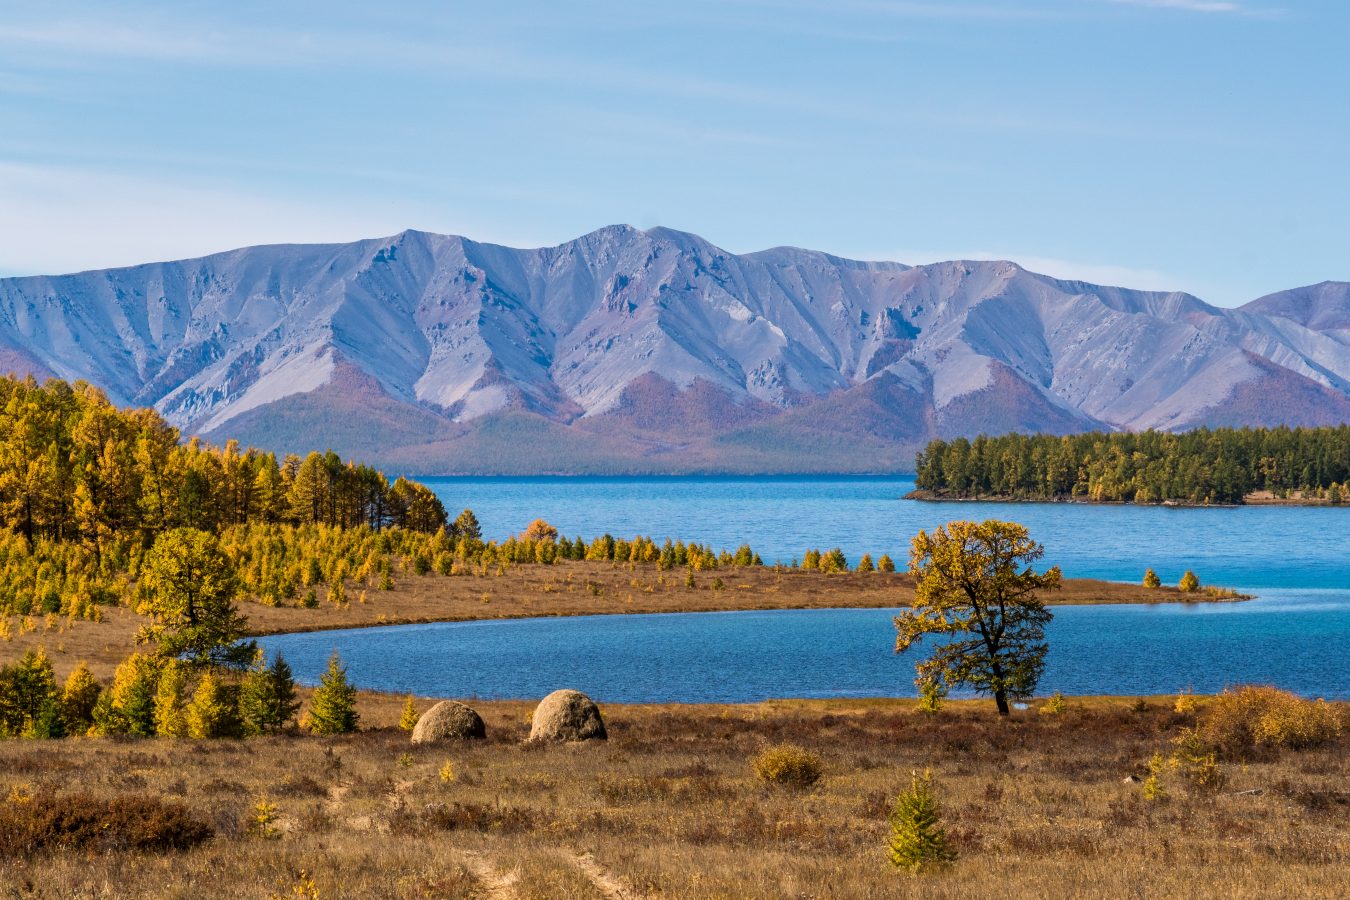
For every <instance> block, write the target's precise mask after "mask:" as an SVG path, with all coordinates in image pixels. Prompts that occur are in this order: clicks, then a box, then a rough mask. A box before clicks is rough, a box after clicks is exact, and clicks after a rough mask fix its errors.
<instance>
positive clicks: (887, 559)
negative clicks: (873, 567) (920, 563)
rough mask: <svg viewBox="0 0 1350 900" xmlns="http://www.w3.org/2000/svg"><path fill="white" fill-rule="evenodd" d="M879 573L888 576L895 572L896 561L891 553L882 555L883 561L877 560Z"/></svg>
mask: <svg viewBox="0 0 1350 900" xmlns="http://www.w3.org/2000/svg"><path fill="white" fill-rule="evenodd" d="M877 571H878V572H886V573H888V574H889V573H891V572H894V571H895V560H893V559H891V555H890V554H889V553H883V554H881V559H879V560H877Z"/></svg>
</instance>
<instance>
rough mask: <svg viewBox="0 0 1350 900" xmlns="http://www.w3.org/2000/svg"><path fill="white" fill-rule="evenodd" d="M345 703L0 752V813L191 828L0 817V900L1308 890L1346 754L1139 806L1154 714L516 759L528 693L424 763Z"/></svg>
mask: <svg viewBox="0 0 1350 900" xmlns="http://www.w3.org/2000/svg"><path fill="white" fill-rule="evenodd" d="M361 703H362V713H363V723H364V724H365V725H366V726H368V728H367V730H365V731H363V732H361V733H358V734H354V735H350V736H346V737H335V738H316V737H308V736H299V735H297V736H283V737H273V738H260V739H253V740H248V741H229V740H221V741H203V742H191V741H173V740H142V741H135V740H109V739H76V740H67V741H64V742H60V743H50V742H32V741H8V742H4V743H0V796H4V797H8V798H9V799H8V800H7V801H5V802H6V804H7V805H8V806H11V807H12V806H13V805H14V804H24V803H34V802H37V801H35V800H32V799H29V798H43V797H51V796H61V795H68V794H70V793H71V792H76V791H79V792H83V793H84V794H85V795H87V796H86V798H85V799H84V800H83V801H82V802H85V803H92V802H95V801H98V802H103V801H114V802H125V801H126V798H129V797H135V796H138V795H145V794H153V795H155V796H157V797H159V798H162V799H165V800H168V801H171V802H178V803H182V804H184V805H185V806H186V811H185V812H186V816H187V817H188V818H189V819H190V820H195V821H197V822H199V823H205V824H206V825H209V827H210V829H211V832H212V835H213V836H211V837H210V838H209V839H207V840H205V842H204V843H200V844H198V845H196V846H194V847H192V848H191V849H187V850H183V851H177V852H162V853H156V852H137V851H130V850H120V849H117V847H116V846H112V847H111V848H105V849H104V850H102V852H58V853H42V852H27V853H18V854H15V853H14V852H13V848H12V847H8V849H9V851H10V852H9V853H8V855H5V853H6V849H7V846H8V845H7V844H6V834H5V832H4V830H3V828H0V857H3V858H0V884H3V885H4V886H5V890H4V892H3V893H4V896H7V897H20V898H27V897H51V898H56V897H61V898H86V897H88V898H93V897H100V898H101V897H181V898H188V897H191V898H199V897H203V896H215V897H224V896H229V897H243V898H252V897H257V898H266V897H307V898H325V900H326V898H339V897H409V898H413V897H496V898H512V897H517V898H534V897H540V898H636V897H680V898H685V897H691V898H714V897H716V898H758V897H764V898H778V897H799V898H807V897H812V898H826V897H829V898H836V897H838V898H850V897H910V896H912V897H920V896H922V897H933V898H963V900H964V898H971V897H1012V898H1017V897H1036V898H1044V897H1081V898H1094V897H1102V898H1106V897H1110V898H1116V897H1223V898H1240V897H1251V898H1268V897H1309V898H1312V897H1317V898H1327V897H1335V896H1345V890H1346V884H1347V882H1346V872H1347V871H1350V792H1347V785H1350V754H1348V753H1347V752H1346V751H1347V749H1350V747H1347V743H1350V742H1348V741H1347V739H1346V738H1345V737H1342V738H1341V739H1340V741H1339V742H1338V743H1336V744H1334V745H1332V746H1329V747H1323V748H1321V749H1317V750H1305V751H1297V752H1295V751H1285V752H1284V753H1283V754H1281V755H1279V756H1268V757H1264V758H1258V759H1257V760H1255V761H1251V762H1249V763H1247V764H1243V765H1236V764H1234V765H1226V766H1225V767H1224V768H1225V774H1226V775H1227V781H1226V783H1225V784H1224V785H1223V786H1222V787H1221V788H1220V789H1219V790H1217V791H1202V790H1200V789H1195V788H1191V787H1188V786H1187V785H1186V784H1185V782H1183V781H1181V780H1176V781H1170V780H1169V781H1167V782H1166V783H1165V784H1166V790H1167V796H1166V797H1164V798H1162V799H1157V800H1152V801H1150V800H1146V799H1145V798H1144V796H1143V794H1142V792H1141V790H1140V786H1139V785H1138V784H1134V783H1125V782H1124V779H1125V778H1126V776H1128V775H1130V774H1132V773H1141V772H1142V770H1143V767H1144V765H1145V764H1146V761H1147V760H1148V759H1149V757H1150V756H1151V755H1152V754H1153V753H1154V752H1155V751H1158V750H1163V751H1166V750H1167V749H1168V747H1169V745H1170V742H1171V740H1172V739H1173V737H1174V736H1175V735H1176V734H1177V733H1178V732H1179V731H1180V729H1182V728H1183V727H1185V726H1186V725H1188V724H1189V723H1191V722H1192V721H1193V719H1194V714H1191V713H1186V714H1182V713H1177V712H1175V711H1174V710H1173V706H1172V702H1171V700H1170V699H1168V698H1153V699H1151V700H1148V701H1132V700H1129V699H1117V698H1098V699H1091V700H1070V701H1069V704H1068V708H1067V709H1066V710H1065V711H1064V712H1062V713H1059V714H1055V715H1044V714H1038V713H1037V712H1036V710H1034V709H1032V710H1026V711H1019V712H1017V713H1015V714H1014V715H1013V717H1012V718H1011V719H1010V720H1008V721H999V720H998V718H997V717H996V716H995V715H994V714H993V710H992V704H991V703H989V702H988V701H984V702H973V701H972V702H957V703H950V704H948V705H947V707H946V708H944V709H943V710H942V711H941V712H940V713H938V714H936V715H928V714H924V713H920V712H917V711H916V710H915V709H914V703H913V702H912V701H865V702H862V701H810V702H791V703H788V702H776V703H765V704H759V705H749V706H661V707H655V706H650V707H644V706H609V707H606V708H605V709H604V713H605V717H606V721H607V724H608V727H609V731H610V736H611V739H610V740H609V741H608V742H607V743H591V744H583V745H550V746H535V745H528V744H525V743H523V740H524V738H525V736H526V734H527V732H528V724H527V717H528V715H529V712H530V709H531V707H530V705H529V704H524V703H482V704H478V709H479V711H480V712H481V713H482V714H483V716H484V718H485V720H486V721H487V724H488V740H486V741H481V742H476V743H470V744H450V745H439V746H434V747H413V746H412V745H411V744H410V743H409V740H408V737H407V733H406V732H403V731H400V730H398V729H397V728H396V727H393V723H394V722H395V721H396V720H397V716H398V707H399V699H398V698H393V697H383V696H377V695H364V696H363V697H362V700H361ZM421 705H422V708H424V709H425V708H426V706H427V705H428V703H427V701H423V702H422V704H421ZM1342 713H1344V709H1343V708H1342ZM779 742H791V743H795V744H799V745H801V746H803V747H805V748H807V749H809V750H811V751H814V752H815V753H817V754H819V756H820V757H821V758H822V760H823V763H824V777H823V778H822V779H821V780H820V781H819V782H818V783H817V784H816V785H815V786H814V787H811V788H808V789H804V790H794V789H786V788H770V787H767V786H765V785H763V784H761V783H759V782H758V781H757V780H756V779H755V777H754V775H753V774H752V772H751V769H750V766H749V760H750V759H751V758H752V757H753V756H754V755H755V754H756V753H757V752H759V751H760V750H762V749H763V748H764V747H765V746H767V745H770V744H774V743H779ZM923 769H931V770H932V771H933V773H934V776H935V779H936V784H937V791H938V797H939V800H940V802H941V804H942V809H943V823H944V825H945V827H946V829H947V833H948V836H949V838H950V839H951V841H952V843H953V845H954V846H955V848H956V849H957V850H958V851H959V853H960V859H959V860H958V861H957V862H956V863H955V864H954V865H953V866H952V867H951V868H950V869H949V870H947V871H942V872H937V873H934V874H931V875H923V876H911V875H907V874H903V873H900V872H897V871H895V870H893V869H891V868H890V866H889V865H888V864H887V862H886V840H887V836H888V826H887V812H888V809H889V808H890V805H891V804H892V802H893V800H894V797H895V795H896V793H897V792H898V791H899V790H901V789H902V788H903V787H905V786H906V785H907V784H908V782H909V778H910V775H911V772H913V771H915V770H923ZM90 798H93V799H90ZM260 803H263V804H270V805H271V806H272V807H274V813H272V814H271V815H270V816H266V817H265V818H269V819H270V821H268V822H265V823H263V824H262V825H261V826H259V825H258V824H257V822H256V817H257V813H258V809H259V806H258V804H260ZM263 808H264V809H266V808H267V807H266V806H264V807H263Z"/></svg>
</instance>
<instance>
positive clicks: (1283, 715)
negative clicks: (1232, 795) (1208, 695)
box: [1197, 687, 1343, 759]
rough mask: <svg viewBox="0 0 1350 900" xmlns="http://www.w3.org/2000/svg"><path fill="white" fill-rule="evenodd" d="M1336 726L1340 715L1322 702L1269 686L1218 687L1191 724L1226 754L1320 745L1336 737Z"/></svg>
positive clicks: (1338, 728)
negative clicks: (1219, 691) (1216, 694)
mask: <svg viewBox="0 0 1350 900" xmlns="http://www.w3.org/2000/svg"><path fill="white" fill-rule="evenodd" d="M1342 728H1343V723H1342V722H1341V717H1340V714H1339V713H1338V712H1337V711H1336V709H1335V708H1333V707H1332V706H1331V705H1329V704H1328V703H1326V702H1325V701H1323V700H1305V699H1303V698H1302V697H1299V696H1298V695H1296V694H1291V693H1289V692H1288V691H1281V690H1279V689H1277V688H1273V687H1242V688H1237V689H1235V690H1228V691H1224V692H1223V693H1222V694H1220V695H1219V696H1217V697H1215V698H1214V702H1213V703H1212V704H1210V705H1209V707H1208V708H1207V709H1206V710H1205V713H1204V715H1202V716H1201V717H1200V720H1199V723H1198V724H1197V730H1198V735H1199V737H1200V739H1202V740H1203V741H1204V742H1205V744H1206V745H1207V746H1208V747H1210V748H1211V749H1212V750H1214V752H1216V753H1218V754H1219V756H1220V757H1223V758H1226V759H1241V758H1243V757H1245V756H1248V755H1250V754H1251V753H1253V752H1254V751H1258V750H1262V749H1269V750H1286V749H1287V750H1304V749H1308V748H1310V747H1320V746H1323V745H1325V744H1329V743H1331V742H1333V741H1335V740H1336V739H1337V738H1338V737H1340V734H1341V731H1342Z"/></svg>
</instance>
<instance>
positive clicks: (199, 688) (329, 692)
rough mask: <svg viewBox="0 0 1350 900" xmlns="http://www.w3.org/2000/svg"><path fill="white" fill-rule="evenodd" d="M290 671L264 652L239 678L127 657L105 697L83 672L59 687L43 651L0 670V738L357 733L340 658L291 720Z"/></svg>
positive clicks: (295, 706)
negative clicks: (297, 729) (295, 731)
mask: <svg viewBox="0 0 1350 900" xmlns="http://www.w3.org/2000/svg"><path fill="white" fill-rule="evenodd" d="M300 706H301V704H300V701H299V700H298V699H296V687H295V679H294V678H293V677H292V675H291V668H290V666H289V665H288V664H287V663H286V660H285V659H284V658H283V657H282V656H281V655H280V654H277V656H276V657H275V658H274V659H273V660H272V662H271V663H270V664H269V663H268V662H267V660H266V657H265V656H264V654H263V652H262V651H261V650H258V651H257V653H256V656H255V658H254V661H253V663H252V664H251V665H250V666H249V667H248V669H247V670H245V671H243V672H242V673H228V672H222V671H221V670H219V669H215V668H208V669H197V668H194V667H193V666H190V665H187V664H185V663H183V662H180V661H178V660H174V659H164V658H162V657H159V656H156V655H153V654H141V653H133V654H132V655H131V656H129V657H127V658H126V659H125V660H123V661H122V663H121V664H120V665H118V667H117V670H116V672H115V673H114V675H113V679H112V683H111V684H110V685H108V686H107V687H106V688H105V687H104V686H103V685H102V684H100V683H99V681H98V679H97V678H95V677H94V674H93V672H91V671H90V669H89V667H88V666H86V665H85V664H83V663H81V664H80V665H79V666H77V667H76V668H75V669H74V670H73V671H72V672H71V673H70V676H69V677H68V678H67V679H66V681H65V684H64V686H60V685H58V683H57V680H56V675H55V672H54V670H53V669H52V664H51V661H50V660H49V659H48V658H47V655H46V653H44V652H43V651H42V650H41V649H38V650H30V651H28V652H27V653H25V654H24V655H23V656H22V657H21V658H20V659H19V660H18V661H17V662H14V663H12V664H10V665H8V666H3V667H0V737H8V738H13V737H22V738H61V737H75V736H79V735H130V736H135V737H175V738H177V737H186V738H197V739H204V738H223V737H247V736H252V735H259V734H272V733H276V732H280V731H285V730H288V729H291V728H294V727H296V726H297V724H298V725H299V726H300V727H303V728H305V729H307V730H309V731H312V732H314V733H315V734H342V733H346V732H349V731H354V730H355V729H356V726H357V722H358V715H357V712H356V689H355V688H354V687H353V686H352V685H351V684H350V682H348V681H347V676H346V670H345V668H344V667H343V666H342V662H341V660H340V659H338V658H337V657H336V655H335V656H334V657H333V658H332V659H331V660H330V662H329V668H328V671H327V672H326V673H325V675H324V678H323V681H322V683H321V684H320V686H319V687H318V688H317V689H316V690H315V691H314V693H313V694H312V695H311V698H310V702H309V708H308V710H307V711H306V713H305V715H304V718H303V719H302V720H297V714H298V713H299V711H300Z"/></svg>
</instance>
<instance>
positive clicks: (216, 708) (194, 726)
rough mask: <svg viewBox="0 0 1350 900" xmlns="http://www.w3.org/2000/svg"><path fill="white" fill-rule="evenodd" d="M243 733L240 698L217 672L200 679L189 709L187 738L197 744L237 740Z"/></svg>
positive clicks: (208, 673)
mask: <svg viewBox="0 0 1350 900" xmlns="http://www.w3.org/2000/svg"><path fill="white" fill-rule="evenodd" d="M239 733H240V727H239V714H238V706H237V698H236V697H235V695H234V691H232V690H231V689H230V686H229V685H227V684H224V683H223V682H221V680H220V679H219V678H218V677H216V674H215V673H214V672H210V671H208V672H206V673H204V674H203V675H202V677H201V678H199V679H197V690H196V692H195V693H193V695H192V702H191V703H189V704H188V707H187V734H188V737H190V738H194V739H196V740H204V739H207V738H222V737H237V736H238V735H239Z"/></svg>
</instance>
